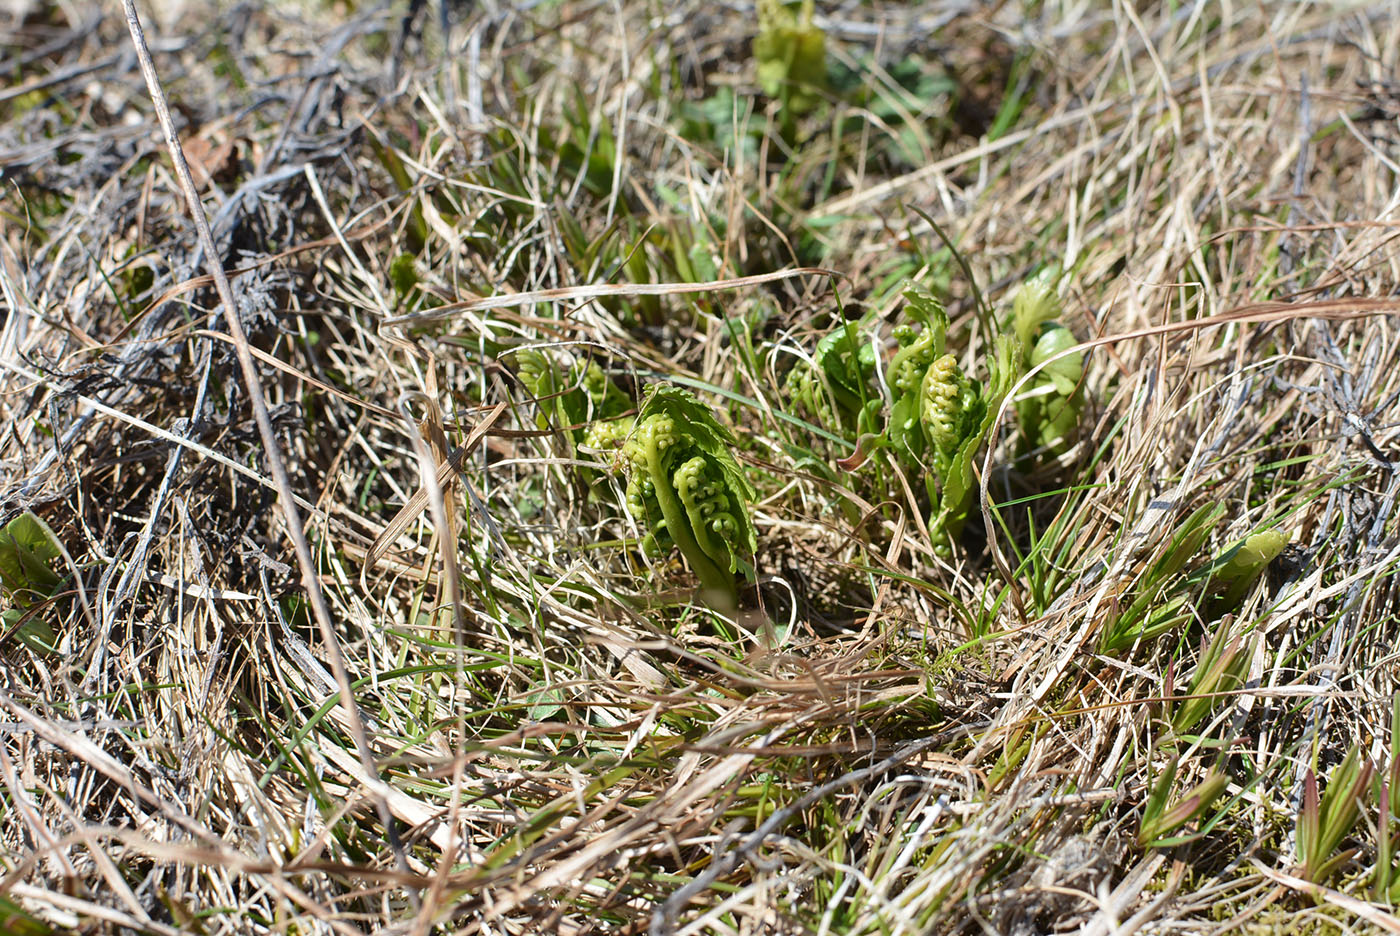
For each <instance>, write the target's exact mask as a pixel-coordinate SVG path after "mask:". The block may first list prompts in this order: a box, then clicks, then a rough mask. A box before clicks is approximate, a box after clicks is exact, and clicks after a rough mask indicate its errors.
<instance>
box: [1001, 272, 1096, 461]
mask: <svg viewBox="0 0 1400 936" xmlns="http://www.w3.org/2000/svg"><path fill="white" fill-rule="evenodd" d="M1061 311H1062V310H1061V306H1060V299H1059V296H1057V295H1056V294H1055V288H1054V286H1053V284H1052V282H1051V280H1050V279H1049V277H1047V276H1045V275H1043V274H1042V275H1040V276H1037V277H1035V278H1033V279H1030V280H1027V281H1026V283H1025V285H1023V286H1022V287H1021V289H1020V291H1019V292H1017V293H1016V299H1015V301H1014V302H1013V303H1012V306H1011V326H1012V328H1013V330H1014V331H1015V333H1016V339H1017V341H1018V342H1019V343H1020V346H1021V349H1022V365H1023V366H1024V368H1025V369H1026V370H1027V371H1029V370H1031V369H1032V368H1034V367H1037V366H1039V365H1041V364H1044V363H1045V362H1046V361H1050V363H1049V364H1048V365H1047V366H1046V367H1045V368H1044V369H1043V370H1041V371H1039V372H1037V373H1036V375H1035V376H1034V377H1033V378H1031V380H1030V383H1029V384H1028V385H1027V386H1026V387H1024V388H1022V390H1021V392H1020V393H1019V394H1018V395H1017V398H1016V415H1017V417H1018V418H1019V420H1020V423H1021V434H1022V437H1023V439H1024V440H1025V442H1026V443H1027V444H1028V445H1029V446H1031V447H1034V448H1041V449H1045V450H1048V451H1050V452H1052V453H1059V452H1063V451H1064V450H1065V449H1066V448H1068V447H1069V443H1070V441H1071V439H1072V438H1073V435H1074V431H1075V429H1076V428H1077V427H1078V425H1079V414H1080V412H1081V411H1082V410H1083V409H1084V394H1083V393H1082V392H1080V390H1079V381H1080V378H1081V377H1082V376H1083V374H1084V355H1083V354H1082V353H1075V354H1066V355H1065V356H1064V357H1061V358H1057V359H1056V358H1055V355H1057V354H1059V353H1061V352H1062V351H1067V350H1069V349H1070V348H1072V347H1074V345H1075V344H1076V341H1075V339H1074V334H1073V333H1072V332H1071V331H1070V330H1069V329H1068V328H1065V327H1064V326H1063V325H1061V324H1059V323H1058V322H1056V321H1055V319H1057V318H1059V316H1060V313H1061ZM1052 359H1053V360H1052Z"/></svg>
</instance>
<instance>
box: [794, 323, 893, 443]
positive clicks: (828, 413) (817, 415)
mask: <svg viewBox="0 0 1400 936" xmlns="http://www.w3.org/2000/svg"><path fill="white" fill-rule="evenodd" d="M874 374H875V346H874V345H872V344H871V343H870V341H869V339H867V338H866V336H865V335H864V334H862V333H861V332H860V330H859V329H858V328H857V327H856V324H855V323H854V322H846V323H844V324H843V325H840V326H838V327H837V328H835V329H833V330H832V331H831V332H830V333H828V334H827V335H826V336H825V337H824V338H822V339H821V341H819V342H817V350H816V352H815V353H814V354H813V355H812V360H811V362H810V363H808V362H806V361H803V362H802V363H800V364H798V365H797V366H796V367H794V368H793V369H792V370H791V371H789V372H788V375H787V379H786V382H785V383H784V390H785V391H786V392H787V396H788V398H789V399H791V400H792V401H793V402H794V403H796V404H797V405H798V407H799V408H801V409H802V410H803V411H804V412H805V413H806V414H807V415H808V416H809V417H811V418H812V419H814V420H815V421H816V422H817V424H818V425H821V426H824V427H828V428H830V429H832V430H833V431H837V432H840V433H841V434H842V435H844V436H846V438H848V439H855V438H856V437H857V436H858V435H863V434H866V433H872V432H875V430H876V425H877V421H878V414H879V412H880V405H881V402H882V401H881V399H880V396H879V394H878V393H876V392H875V388H874V387H872V386H871V378H872V377H873V376H874Z"/></svg>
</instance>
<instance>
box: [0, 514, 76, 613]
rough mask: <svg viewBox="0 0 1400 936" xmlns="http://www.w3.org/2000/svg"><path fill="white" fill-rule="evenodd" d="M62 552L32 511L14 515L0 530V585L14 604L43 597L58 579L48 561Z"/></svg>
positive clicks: (50, 590)
mask: <svg viewBox="0 0 1400 936" xmlns="http://www.w3.org/2000/svg"><path fill="white" fill-rule="evenodd" d="M60 555H62V551H61V550H60V549H59V548H58V543H57V542H55V541H54V539H53V538H52V537H51V536H50V535H49V531H48V527H47V526H46V525H45V524H44V523H43V521H41V520H40V519H39V518H38V517H36V516H35V515H34V514H32V513H29V512H25V513H22V514H20V515H19V516H18V517H15V518H14V519H13V520H11V521H10V522H9V523H8V524H6V526H5V529H4V530H3V531H0V587H3V589H4V591H5V595H6V597H7V598H9V599H10V600H11V601H13V602H14V603H15V604H16V605H18V606H20V607H28V606H29V605H30V604H32V603H33V602H35V601H38V600H42V599H44V598H47V597H48V596H49V595H51V594H52V593H53V590H54V588H55V587H56V586H57V585H58V583H59V582H60V581H62V578H61V577H60V576H59V575H58V573H56V572H54V571H53V569H51V568H50V567H49V563H50V562H51V561H52V560H54V559H57V558H58V557H59V556H60Z"/></svg>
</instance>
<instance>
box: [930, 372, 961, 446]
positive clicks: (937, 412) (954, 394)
mask: <svg viewBox="0 0 1400 936" xmlns="http://www.w3.org/2000/svg"><path fill="white" fill-rule="evenodd" d="M966 385H967V378H966V377H964V376H963V373H962V371H961V370H959V369H958V361H957V358H955V357H953V356H952V355H951V354H945V355H943V356H942V357H940V358H939V359H938V360H936V361H934V362H933V363H932V364H930V365H929V368H928V370H927V371H925V372H924V381H923V396H924V399H923V417H924V428H925V430H926V431H927V432H928V437H929V441H930V442H932V443H933V444H934V445H936V446H938V447H939V448H940V449H948V448H951V447H952V446H954V445H955V444H957V441H958V413H959V410H960V409H961V406H962V397H963V390H964V388H965V387H966Z"/></svg>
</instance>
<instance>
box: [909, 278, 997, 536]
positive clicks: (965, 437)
mask: <svg viewBox="0 0 1400 936" xmlns="http://www.w3.org/2000/svg"><path fill="white" fill-rule="evenodd" d="M904 302H905V312H906V314H907V315H908V317H909V318H911V319H913V320H914V322H915V325H907V324H906V325H901V326H900V327H899V328H897V329H895V339H896V340H897V341H898V342H899V350H898V351H897V352H895V355H894V357H893V358H892V359H891V360H890V363H889V368H888V371H887V373H886V378H885V379H886V382H887V383H888V384H889V389H890V397H891V400H892V403H891V407H890V418H889V422H888V423H887V424H886V427H885V440H884V441H885V442H886V443H888V444H889V445H890V446H891V447H893V448H894V450H895V452H896V453H897V454H898V455H899V457H900V459H901V460H902V461H904V462H905V463H906V464H907V465H911V466H917V467H920V468H921V469H923V474H924V481H925V485H926V486H927V489H928V494H929V501H930V503H931V504H932V505H933V509H932V518H931V521H930V523H929V532H930V533H931V534H932V535H933V537H934V542H935V546H936V547H937V548H938V549H940V550H943V551H947V550H950V549H951V547H952V543H953V541H954V540H956V539H957V537H958V535H959V534H960V533H961V532H962V528H963V524H964V523H966V522H967V514H968V511H969V509H970V508H971V506H972V500H973V494H974V492H975V491H976V490H977V479H976V475H975V473H974V471H973V459H974V458H975V457H976V455H977V450H978V449H980V448H981V447H982V443H983V442H985V441H986V439H987V435H988V434H989V433H990V432H991V428H992V422H993V420H995V418H996V413H997V410H998V408H999V407H1000V406H1001V403H1002V401H1003V400H1004V399H1005V398H1006V394H1007V393H1008V392H1009V391H1010V389H1011V386H1012V385H1013V384H1014V383H1015V382H1016V380H1017V378H1019V377H1020V375H1021V364H1022V355H1021V350H1020V346H1019V342H1018V341H1017V339H1016V337H1015V336H1014V335H999V336H997V338H996V341H995V343H994V345H993V347H992V353H991V355H990V356H989V358H988V360H987V371H988V377H987V383H986V385H985V386H984V385H982V384H981V383H979V382H978V381H976V380H973V379H972V378H970V377H968V376H967V375H966V374H964V373H963V371H962V369H961V368H960V367H959V366H958V361H957V358H956V357H955V356H953V355H952V354H949V353H948V352H947V349H946V342H947V334H948V314H947V313H946V312H945V311H944V310H943V306H942V304H941V303H940V302H939V301H938V300H937V299H936V298H934V296H933V294H932V293H930V292H929V291H928V290H927V289H925V288H923V287H922V286H920V285H918V284H917V283H910V284H909V285H908V286H906V287H905V291H904ZM916 326H917V327H916ZM930 468H931V469H932V471H929V470H927V469H930Z"/></svg>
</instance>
